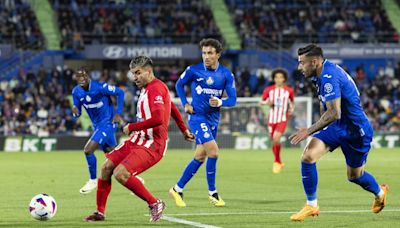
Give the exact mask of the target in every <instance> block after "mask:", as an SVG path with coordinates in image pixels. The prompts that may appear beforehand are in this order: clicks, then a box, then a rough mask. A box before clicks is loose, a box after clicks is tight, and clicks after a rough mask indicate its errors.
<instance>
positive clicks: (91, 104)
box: [72, 80, 124, 129]
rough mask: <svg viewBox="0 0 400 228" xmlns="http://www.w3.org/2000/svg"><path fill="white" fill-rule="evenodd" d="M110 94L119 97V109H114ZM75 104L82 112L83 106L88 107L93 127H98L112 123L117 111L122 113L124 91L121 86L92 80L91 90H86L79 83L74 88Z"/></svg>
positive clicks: (90, 83)
mask: <svg viewBox="0 0 400 228" xmlns="http://www.w3.org/2000/svg"><path fill="white" fill-rule="evenodd" d="M110 95H114V96H116V97H117V106H118V107H117V110H116V111H115V110H114V105H113V104H112V101H111V97H110ZM72 97H73V100H74V106H75V107H76V108H78V110H79V115H80V114H81V106H82V105H83V107H84V108H85V109H86V112H87V113H88V115H89V117H90V120H91V121H92V123H93V128H94V129H97V128H99V127H103V126H106V125H109V124H111V122H112V119H113V118H114V115H115V113H118V114H119V115H122V112H123V108H124V91H123V90H121V89H120V88H118V87H116V86H113V85H108V84H107V83H100V82H96V81H93V80H91V81H90V82H89V90H88V91H86V90H84V89H83V88H82V87H81V86H79V85H77V86H75V88H74V89H73V90H72Z"/></svg>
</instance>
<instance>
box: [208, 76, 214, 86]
mask: <svg viewBox="0 0 400 228" xmlns="http://www.w3.org/2000/svg"><path fill="white" fill-rule="evenodd" d="M206 83H207V85H212V84H214V80H213V79H212V78H211V77H208V78H207V81H206Z"/></svg>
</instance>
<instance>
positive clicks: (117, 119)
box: [112, 114, 122, 123]
mask: <svg viewBox="0 0 400 228" xmlns="http://www.w3.org/2000/svg"><path fill="white" fill-rule="evenodd" d="M112 122H113V123H121V122H122V117H121V116H120V115H119V114H115V116H114V118H113V120H112Z"/></svg>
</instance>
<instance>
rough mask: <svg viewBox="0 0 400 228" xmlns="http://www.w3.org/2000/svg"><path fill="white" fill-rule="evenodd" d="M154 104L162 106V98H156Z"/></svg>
mask: <svg viewBox="0 0 400 228" xmlns="http://www.w3.org/2000/svg"><path fill="white" fill-rule="evenodd" d="M154 104H164V101H163V98H162V96H160V95H158V96H156V98H155V99H154Z"/></svg>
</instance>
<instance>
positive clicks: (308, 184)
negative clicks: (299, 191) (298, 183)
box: [290, 161, 320, 221]
mask: <svg viewBox="0 0 400 228" xmlns="http://www.w3.org/2000/svg"><path fill="white" fill-rule="evenodd" d="M301 177H302V182H303V188H304V192H305V193H306V196H307V203H306V205H305V206H304V207H303V209H301V210H300V211H299V212H297V213H295V214H293V215H292V216H290V219H291V220H292V221H303V220H304V219H305V218H307V217H310V216H315V215H319V213H320V211H319V206H318V201H317V185H318V173H317V166H316V163H311V164H310V163H307V162H304V161H302V162H301Z"/></svg>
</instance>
